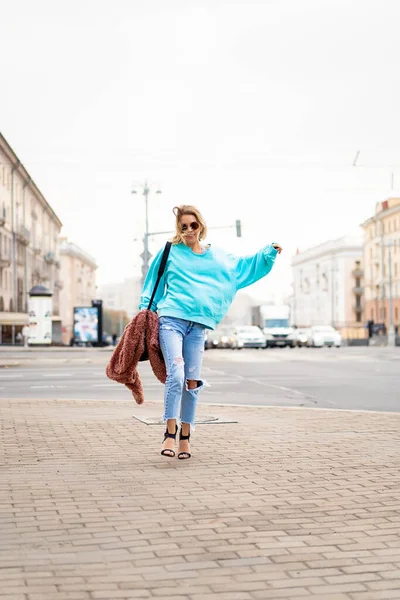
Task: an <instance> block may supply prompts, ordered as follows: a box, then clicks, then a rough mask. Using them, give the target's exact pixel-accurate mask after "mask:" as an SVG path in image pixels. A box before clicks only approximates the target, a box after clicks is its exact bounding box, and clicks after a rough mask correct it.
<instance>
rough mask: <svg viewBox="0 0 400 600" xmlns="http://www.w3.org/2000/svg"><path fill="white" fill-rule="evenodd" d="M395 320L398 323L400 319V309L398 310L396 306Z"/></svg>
mask: <svg viewBox="0 0 400 600" xmlns="http://www.w3.org/2000/svg"><path fill="white" fill-rule="evenodd" d="M394 318H395V319H396V321H397V320H398V318H399V309H398V307H397V306H396V308H395V309H394Z"/></svg>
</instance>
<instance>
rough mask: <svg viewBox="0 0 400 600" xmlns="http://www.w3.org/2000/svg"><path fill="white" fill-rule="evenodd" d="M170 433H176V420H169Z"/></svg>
mask: <svg viewBox="0 0 400 600" xmlns="http://www.w3.org/2000/svg"><path fill="white" fill-rule="evenodd" d="M167 429H168V433H176V419H167Z"/></svg>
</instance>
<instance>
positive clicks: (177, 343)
mask: <svg viewBox="0 0 400 600" xmlns="http://www.w3.org/2000/svg"><path fill="white" fill-rule="evenodd" d="M204 338H205V329H204V326H203V325H200V323H193V322H192V321H186V320H184V319H177V318H175V317H160V328H159V339H160V346H161V350H162V353H163V356H164V361H165V365H166V368H167V380H166V382H165V393H164V421H166V420H167V419H176V420H177V421H178V422H179V421H181V422H182V423H190V425H191V427H192V428H193V425H194V418H195V414H196V406H197V397H198V394H199V391H200V390H201V389H202V388H203V387H204V383H203V381H202V380H201V379H200V372H201V365H202V362H203V355H204ZM188 380H194V381H197V388H195V389H193V390H189V388H188V386H187V381H188ZM179 409H180V414H179Z"/></svg>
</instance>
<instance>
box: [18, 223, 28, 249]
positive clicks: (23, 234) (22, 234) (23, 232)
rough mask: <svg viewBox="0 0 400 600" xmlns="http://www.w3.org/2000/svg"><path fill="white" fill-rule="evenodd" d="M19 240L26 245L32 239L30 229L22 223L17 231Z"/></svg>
mask: <svg viewBox="0 0 400 600" xmlns="http://www.w3.org/2000/svg"><path fill="white" fill-rule="evenodd" d="M16 235H17V240H18V241H19V242H21V244H23V245H24V246H27V245H28V244H29V242H30V241H31V232H30V231H29V229H27V228H26V227H24V225H20V226H19V227H18V229H17V232H16Z"/></svg>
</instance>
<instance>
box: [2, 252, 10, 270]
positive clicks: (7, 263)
mask: <svg viewBox="0 0 400 600" xmlns="http://www.w3.org/2000/svg"><path fill="white" fill-rule="evenodd" d="M10 265H11V257H10V256H9V255H8V254H6V253H5V252H4V251H3V250H0V269H7V268H8V267H9V266H10Z"/></svg>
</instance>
